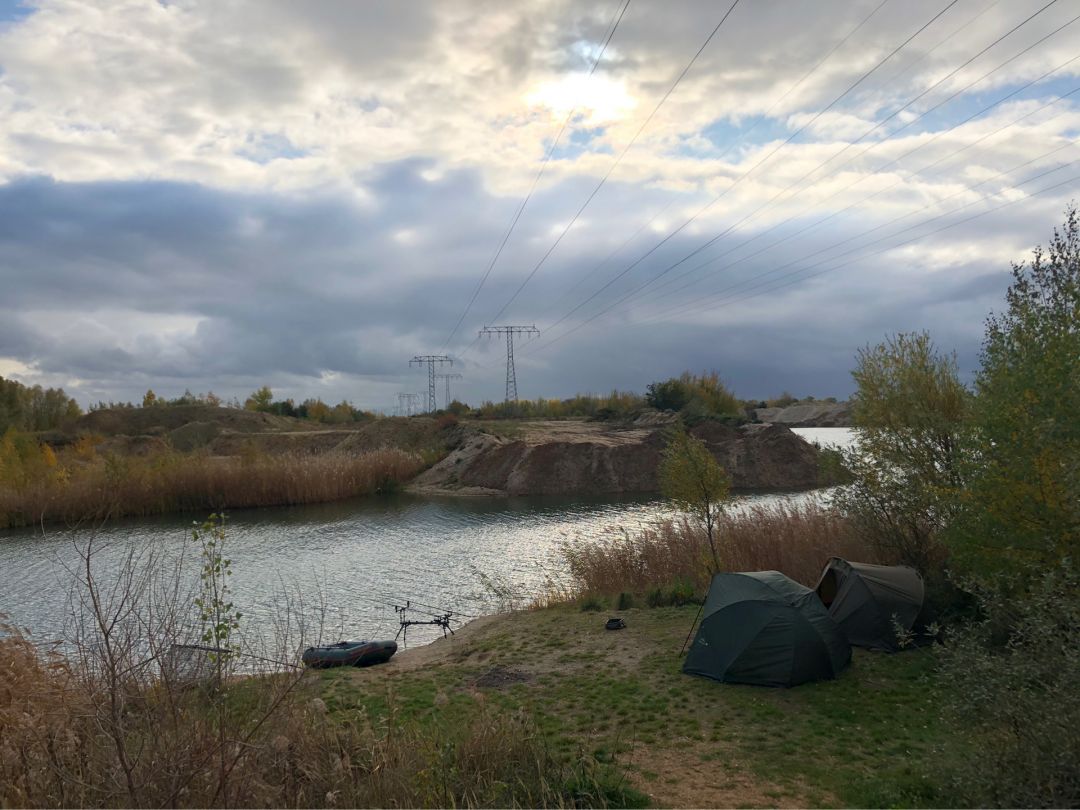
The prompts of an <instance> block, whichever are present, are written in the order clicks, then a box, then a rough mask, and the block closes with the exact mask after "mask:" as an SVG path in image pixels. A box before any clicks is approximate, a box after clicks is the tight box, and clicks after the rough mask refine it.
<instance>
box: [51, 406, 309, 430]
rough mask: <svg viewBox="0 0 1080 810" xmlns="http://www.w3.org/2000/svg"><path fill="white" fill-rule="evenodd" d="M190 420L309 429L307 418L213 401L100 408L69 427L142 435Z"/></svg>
mask: <svg viewBox="0 0 1080 810" xmlns="http://www.w3.org/2000/svg"><path fill="white" fill-rule="evenodd" d="M192 422H199V423H208V424H214V425H217V426H218V428H219V429H222V430H231V431H236V432H240V433H259V432H266V431H283V430H298V429H308V430H310V429H311V427H310V424H311V423H308V422H301V421H300V420H299V419H292V418H290V417H288V416H275V415H273V414H269V413H259V412H257V411H245V410H240V409H239V408H215V407H214V406H213V405H168V406H160V407H153V408H104V409H102V410H100V411H91V412H90V413H88V414H86V415H85V416H80V417H79V418H78V419H77V420H75V422H74V423H72V425H71V427H70V428H69V430H70V432H72V433H99V434H101V435H103V436H144V435H147V434H151V435H153V434H154V433H160V432H168V431H174V430H177V429H179V428H182V427H184V426H185V425H188V424H191V423H192Z"/></svg>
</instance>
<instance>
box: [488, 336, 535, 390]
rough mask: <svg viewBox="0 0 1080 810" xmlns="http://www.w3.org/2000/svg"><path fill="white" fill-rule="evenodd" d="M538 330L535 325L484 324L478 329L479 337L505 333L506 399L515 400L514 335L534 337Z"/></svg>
mask: <svg viewBox="0 0 1080 810" xmlns="http://www.w3.org/2000/svg"><path fill="white" fill-rule="evenodd" d="M539 334H540V330H539V329H537V328H536V327H535V326H485V327H484V328H483V329H481V330H480V337H483V336H484V335H487V336H488V337H491V336H492V335H506V401H507V402H517V398H518V394H517V372H516V371H515V370H514V337H515V336H516V335H527V336H529V337H535V336H536V335H539Z"/></svg>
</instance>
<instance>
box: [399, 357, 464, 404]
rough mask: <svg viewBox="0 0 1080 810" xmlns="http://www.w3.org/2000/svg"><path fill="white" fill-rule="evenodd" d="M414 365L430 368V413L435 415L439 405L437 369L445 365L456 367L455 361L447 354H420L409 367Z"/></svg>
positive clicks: (428, 374)
mask: <svg viewBox="0 0 1080 810" xmlns="http://www.w3.org/2000/svg"><path fill="white" fill-rule="evenodd" d="M413 363H415V364H416V365H418V366H424V365H426V366H427V367H428V372H427V379H428V385H427V387H428V394H427V401H428V413H435V411H436V410H438V405H437V404H436V402H435V367H436V366H442V365H443V363H449V364H450V365H454V361H453V360H452V359H451V358H449V357H447V356H446V355H445V354H418V355H416V357H414V358H413V359H412V360H410V361H409V366H412V365H413Z"/></svg>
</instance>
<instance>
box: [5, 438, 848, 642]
mask: <svg viewBox="0 0 1080 810" xmlns="http://www.w3.org/2000/svg"><path fill="white" fill-rule="evenodd" d="M797 432H798V433H800V434H801V435H803V436H805V437H806V438H807V439H809V440H811V441H817V442H818V443H819V444H821V445H823V446H824V445H827V444H833V445H835V444H840V445H843V444H847V443H849V442H850V438H851V432H850V431H849V430H846V429H844V428H806V429H798V430H797ZM820 497H822V493H821V492H820V491H819V492H811V493H799V494H757V495H748V496H742V497H740V498H738V500H737V504H736V508H739V507H745V506H746V505H749V504H755V503H766V502H775V501H778V500H789V501H793V502H802V501H805V500H808V499H812V498H820ZM673 514H674V513H673V512H672V511H671V510H670V508H669V507H668V506H667V505H666V504H665V503H664V502H662V501H660V500H659V499H656V498H612V497H606V498H575V499H569V498H551V497H529V498H420V497H415V496H408V495H402V496H395V497H391V498H364V499H358V500H354V501H343V502H338V503H332V504H317V505H310V506H297V507H276V508H271V509H245V510H237V511H235V512H233V513H231V514H230V515H229V517H228V522H227V540H226V544H227V545H226V556H228V557H229V558H230V559H231V560H232V567H233V571H234V574H233V576H232V578H231V583H230V586H231V588H232V593H233V597H234V601H235V602H236V604H237V607H238V608H239V609H240V610H241V611H242V612H243V613H244V615H245V620H244V621H245V625H246V627H247V628H248V630H249V632H252V633H253V634H255V635H263V636H265V635H266V633H270V632H273V631H272V630H270V629H269V628H271V627H272V626H273V624H274V621H275V618H276V617H278V616H279V615H280V613H281V608H282V603H283V599H284V593H285V592H286V591H288V592H289V593H291V594H293V596H294V598H295V595H296V594H302V595H303V598H304V600H305V603H306V610H307V611H310V610H311V609H312V608H313V607H314V605H315V604H316V603H321V604H322V605H323V606H324V608H323V610H324V618H323V622H324V626H325V628H326V631H325V632H326V635H327V636H330V637H331V638H330V640H334V641H336V640H338V639H339V638H375V637H377V638H392V637H393V636H394V634H395V633H396V632H397V630H398V618H397V614H396V613H395V611H394V605H403V604H404V603H405V602H406V601H407V600H411V602H412V604H413V606H414V608H415V609H414V610H412V611H410V614H409V615H410V617H411V618H414V619H429V618H431V617H432V615H434V614H436V613H442V612H444V611H452V612H453V613H454V616H455V618H459V619H460V620H466V619H468V618H471V617H474V616H477V615H482V614H484V613H490V612H493V611H496V610H498V609H499V608H500V606H501V605H502V602H503V600H502V599H501V598H500V597H497V596H496V595H495V594H494V593H492V592H491V589H490V588H487V587H485V585H484V583H483V579H484V578H485V577H486V578H490V580H491V581H494V582H496V583H498V584H499V585H500V586H502V587H503V588H504V589H507V590H509V591H511V592H512V594H513V596H514V597H515V598H517V599H519V600H521V601H523V602H527V601H528V600H530V599H531V598H532V597H534V596H536V595H539V594H540V593H541V592H542V591H543V589H544V584H545V579H546V578H547V577H548V576H552V575H554V576H558V575H559V574H560V572H561V570H562V569H561V558H560V555H559V548H560V546H561V545H562V544H563V543H565V542H567V541H570V540H590V539H596V538H599V537H602V536H603V535H604V534H605V533H607V532H611V531H617V530H627V531H631V532H633V531H635V530H636V529H640V528H642V527H645V526H648V525H649V524H652V523H654V522H656V521H657V520H661V519H663V518H665V517H670V516H672V515H673ZM191 526H192V516H190V515H188V516H175V515H170V516H162V517H155V518H144V519H135V520H123V521H117V522H114V523H111V524H109V526H107V527H106V528H104V529H102V530H100V531H98V532H97V535H96V537H95V544H96V545H97V546H98V548H99V552H98V555H97V556H96V559H97V563H98V566H99V569H98V570H99V571H100V572H101V576H102V578H103V579H105V580H107V579H108V578H109V575H110V574H114V573H115V571H116V570H117V568H118V567H119V565H120V561H121V560H122V559H123V557H124V555H125V554H126V553H128V552H129V551H130V550H131V549H133V548H144V547H149V546H152V547H153V548H155V549H157V550H158V551H159V552H161V553H162V554H164V555H165V556H166V557H172V558H175V557H177V556H179V555H180V554H181V552H184V553H185V554H187V555H188V556H189V557H190V560H189V562H190V563H191V565H190V570H191V571H192V574H193V575H194V574H195V573H196V572H197V565H198V560H197V559H195V557H194V555H193V554H192V550H193V543H192V541H191V539H190V529H191ZM88 537H89V532H88V531H86V530H83V531H80V532H78V533H72V532H70V531H66V530H64V529H63V528H59V527H54V528H49V527H47V528H46V533H45V536H42V534H41V530H40V529H38V530H37V531H33V530H9V531H2V532H0V613H3V614H6V615H7V616H8V618H9V620H10V621H12V622H13V623H15V624H17V625H19V626H21V627H26V628H28V629H29V630H30V631H31V632H32V634H33V638H34V639H35V640H37V641H39V642H48V641H52V640H55V639H59V638H61V637H62V634H63V631H64V626H65V622H66V620H67V617H68V612H69V611H68V600H67V595H68V593H69V591H70V589H71V585H72V582H73V576H72V574H71V573H70V572H71V570H72V569H73V567H77V566H78V563H79V555H78V551H77V549H76V546H75V543H77V542H83V543H85V541H86V540H87V538H88ZM437 635H441V631H440V630H438V629H436V628H433V627H423V626H421V627H416V628H411V629H410V630H409V636H408V638H409V643H410V644H417V643H422V642H424V641H430V640H432V639H433V638H435V637H436V636H437Z"/></svg>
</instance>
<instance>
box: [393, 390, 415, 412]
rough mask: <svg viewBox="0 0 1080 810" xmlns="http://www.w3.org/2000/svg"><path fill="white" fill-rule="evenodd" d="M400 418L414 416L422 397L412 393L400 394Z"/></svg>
mask: <svg viewBox="0 0 1080 810" xmlns="http://www.w3.org/2000/svg"><path fill="white" fill-rule="evenodd" d="M397 399H398V416H412V413H413V409H414V408H415V407H416V403H417V402H419V401H420V395H419V394H414V393H412V392H408V393H404V394H398V395H397Z"/></svg>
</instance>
